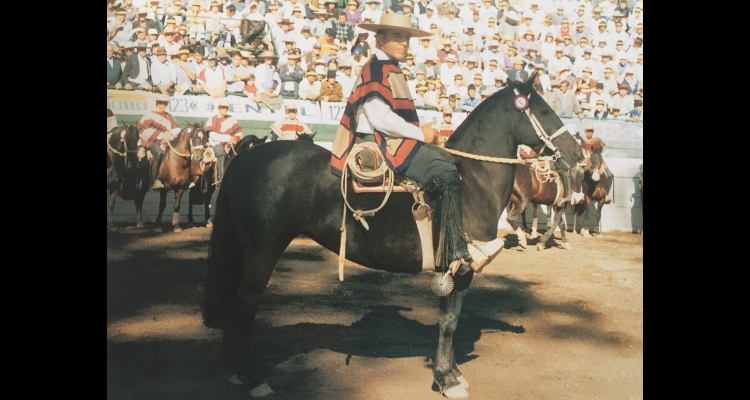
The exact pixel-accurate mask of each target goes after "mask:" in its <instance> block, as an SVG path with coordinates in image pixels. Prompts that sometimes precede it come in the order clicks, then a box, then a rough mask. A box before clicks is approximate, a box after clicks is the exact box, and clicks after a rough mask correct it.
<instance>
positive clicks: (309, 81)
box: [299, 70, 320, 100]
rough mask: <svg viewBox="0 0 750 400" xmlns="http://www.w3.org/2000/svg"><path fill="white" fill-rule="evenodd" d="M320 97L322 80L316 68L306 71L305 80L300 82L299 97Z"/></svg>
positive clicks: (313, 98) (316, 98)
mask: <svg viewBox="0 0 750 400" xmlns="http://www.w3.org/2000/svg"><path fill="white" fill-rule="evenodd" d="M318 97H320V81H319V80H318V75H317V74H316V73H315V71H314V70H308V71H307V72H305V80H303V81H302V82H301V83H300V84H299V98H300V99H302V100H318Z"/></svg>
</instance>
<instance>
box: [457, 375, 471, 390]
mask: <svg viewBox="0 0 750 400" xmlns="http://www.w3.org/2000/svg"><path fill="white" fill-rule="evenodd" d="M456 379H458V381H459V382H461V386H462V387H463V388H464V389H468V388H469V382H467V381H466V378H464V377H463V375H462V376H459V377H458V378H456Z"/></svg>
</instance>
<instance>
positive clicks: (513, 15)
mask: <svg viewBox="0 0 750 400" xmlns="http://www.w3.org/2000/svg"><path fill="white" fill-rule="evenodd" d="M505 19H512V20H513V21H518V20H519V17H518V13H517V12H515V11H513V10H510V11H508V12H507V13H505Z"/></svg>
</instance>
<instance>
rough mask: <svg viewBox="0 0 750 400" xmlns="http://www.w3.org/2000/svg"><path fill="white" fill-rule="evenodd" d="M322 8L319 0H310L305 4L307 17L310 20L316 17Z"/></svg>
mask: <svg viewBox="0 0 750 400" xmlns="http://www.w3.org/2000/svg"><path fill="white" fill-rule="evenodd" d="M320 8H321V7H320V2H319V1H318V0H310V2H309V3H308V4H306V5H305V18H307V19H308V20H310V21H312V20H314V19H316V18H317V14H316V13H317V12H318V11H320Z"/></svg>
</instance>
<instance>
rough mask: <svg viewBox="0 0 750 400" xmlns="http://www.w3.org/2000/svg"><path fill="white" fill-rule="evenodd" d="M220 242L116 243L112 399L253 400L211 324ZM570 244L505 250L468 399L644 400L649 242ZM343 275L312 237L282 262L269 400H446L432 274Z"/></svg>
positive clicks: (476, 295) (490, 282) (467, 321)
mask: <svg viewBox="0 0 750 400" xmlns="http://www.w3.org/2000/svg"><path fill="white" fill-rule="evenodd" d="M209 235H210V229H209V228H205V227H195V228H189V229H184V230H183V231H182V232H181V233H173V232H169V233H161V234H158V233H155V232H154V230H153V226H152V225H146V228H144V229H142V230H137V229H136V228H135V227H134V226H128V227H124V228H121V229H120V230H119V231H117V232H113V233H108V234H107V399H109V400H115V399H138V400H148V399H162V400H166V399H170V400H171V399H175V400H210V399H228V400H234V399H249V395H248V393H247V390H245V389H242V388H241V387H237V386H233V385H230V384H228V383H226V381H224V380H223V379H222V377H221V373H220V371H219V368H218V356H219V352H220V338H221V334H220V332H219V331H216V330H212V329H208V328H205V327H204V326H203V325H202V321H201V316H200V310H199V306H200V302H201V299H202V290H203V278H204V275H205V271H206V262H205V259H206V254H207V243H208V238H209ZM557 235H558V237H559V233H558V234H557ZM568 238H569V241H570V243H571V245H572V249H570V250H562V249H558V248H551V249H548V250H545V251H542V252H537V251H536V250H535V249H533V248H530V249H529V250H527V251H517V250H513V249H508V248H506V249H505V250H503V252H502V253H500V255H499V256H498V258H497V259H495V260H494V261H493V262H492V263H491V264H490V265H489V266H487V267H486V268H485V269H484V272H482V273H481V274H478V275H476V276H475V278H474V282H473V283H472V287H471V289H470V292H469V295H468V296H467V301H466V303H465V306H464V312H463V314H462V316H461V320H460V322H459V325H458V331H457V333H456V338H455V341H454V343H455V349H456V359H457V362H458V364H459V368H460V369H461V371H462V372H463V374H464V377H466V379H467V380H468V381H469V384H470V387H469V389H468V392H469V397H470V398H472V399H523V400H526V399H626V400H627V399H642V398H643V237H642V236H640V235H638V234H633V233H626V232H605V233H604V234H602V235H597V236H594V237H592V238H583V237H581V236H580V235H576V234H569V235H568ZM507 239H508V241H509V243H507V244H506V247H507V246H509V245H510V244H512V243H513V241H514V240H515V234H508V235H507ZM530 243H531V244H534V243H536V241H535V240H531V241H530ZM345 275H346V277H345V281H344V282H339V281H338V273H337V256H336V255H335V254H333V253H331V252H329V251H328V250H326V249H323V248H321V247H320V246H318V245H317V244H316V243H315V242H313V241H311V240H310V239H307V238H304V237H301V238H298V239H296V240H295V241H294V242H293V243H292V244H291V246H290V247H289V248H288V249H287V250H286V252H285V253H284V255H283V257H282V259H281V260H280V262H279V265H278V266H277V267H276V270H275V272H274V275H273V277H272V279H271V283H270V285H269V288H268V291H267V293H266V296H265V299H266V301H265V304H264V306H263V308H262V310H261V312H260V314H259V316H258V325H259V335H258V338H257V342H258V344H259V345H260V346H259V347H260V348H261V349H262V350H261V351H262V357H263V362H264V363H265V364H266V365H268V366H269V368H270V371H271V372H270V374H271V376H270V378H269V380H268V383H269V385H271V387H272V388H273V389H274V391H275V392H276V393H275V395H273V396H270V397H268V398H269V399H326V400H328V399H373V400H375V399H378V400H379V399H388V400H421V399H438V398H440V394H438V393H436V392H433V391H432V390H431V382H432V373H431V369H430V368H431V363H432V357H433V356H434V354H435V351H436V348H437V340H438V330H437V321H438V309H437V297H436V296H435V295H434V294H433V293H432V292H431V291H430V289H429V283H430V279H431V275H430V274H428V273H424V274H420V275H407V274H392V273H384V272H379V271H376V270H370V269H366V268H363V267H360V266H358V265H355V264H351V263H348V264H347V267H346V271H345Z"/></svg>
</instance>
